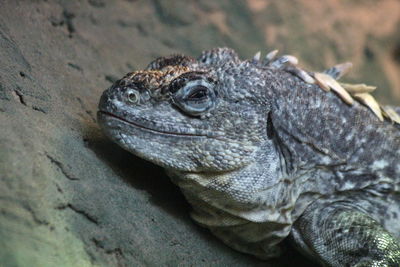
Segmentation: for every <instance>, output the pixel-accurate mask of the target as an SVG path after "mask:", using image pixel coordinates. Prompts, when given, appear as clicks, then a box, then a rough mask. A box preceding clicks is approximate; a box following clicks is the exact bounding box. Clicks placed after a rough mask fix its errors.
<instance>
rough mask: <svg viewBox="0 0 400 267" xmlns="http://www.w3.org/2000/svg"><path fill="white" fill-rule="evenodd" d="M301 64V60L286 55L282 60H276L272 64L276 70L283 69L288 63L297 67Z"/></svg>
mask: <svg viewBox="0 0 400 267" xmlns="http://www.w3.org/2000/svg"><path fill="white" fill-rule="evenodd" d="M298 62H299V60H298V59H297V58H296V57H294V56H291V55H284V56H281V57H280V58H278V59H276V60H274V61H273V62H272V63H271V67H273V68H275V69H279V68H281V67H283V66H284V65H285V64H286V63H289V64H291V65H296V64H297V63H298Z"/></svg>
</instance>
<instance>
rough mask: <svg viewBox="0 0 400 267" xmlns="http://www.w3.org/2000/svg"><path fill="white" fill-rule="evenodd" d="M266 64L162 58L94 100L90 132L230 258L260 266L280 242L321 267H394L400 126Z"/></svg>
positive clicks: (399, 220) (218, 56)
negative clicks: (160, 175) (159, 177)
mask: <svg viewBox="0 0 400 267" xmlns="http://www.w3.org/2000/svg"><path fill="white" fill-rule="evenodd" d="M268 61H269V60H264V61H261V60H259V59H258V58H257V57H256V58H255V59H253V60H245V61H241V60H240V59H239V58H238V57H237V55H236V53H235V52H234V51H233V50H231V49H227V48H222V49H214V50H210V51H205V52H203V54H202V55H201V56H200V57H199V59H197V60H195V59H193V58H190V57H186V56H171V57H167V58H159V59H157V60H155V61H153V62H152V63H151V64H150V65H149V67H148V68H147V69H146V70H144V71H138V72H133V73H129V74H127V75H126V76H125V77H124V78H122V79H121V80H119V81H117V82H116V83H115V84H114V85H113V86H112V87H111V88H109V89H108V90H106V91H105V92H104V93H103V96H102V97H101V100H100V104H99V112H98V119H99V123H100V125H101V127H102V128H103V130H104V132H105V133H106V134H107V135H108V136H109V137H110V138H111V139H112V140H114V141H115V142H116V143H118V144H119V145H121V146H122V147H123V148H125V149H127V150H128V151H130V152H132V153H134V154H136V155H138V156H139V157H142V158H144V159H146V160H149V161H151V162H153V163H155V164H157V165H160V166H162V167H164V168H165V169H166V171H167V173H168V175H169V176H170V177H171V178H172V180H173V182H175V183H176V184H177V185H178V186H179V187H180V188H181V190H182V192H183V193H184V195H185V197H186V198H187V200H188V201H189V202H190V204H191V205H192V206H193V212H192V217H193V219H194V220H195V221H196V222H198V223H199V224H201V225H203V226H205V227H207V228H209V229H210V230H211V231H212V232H213V233H214V234H215V235H216V236H218V237H219V238H220V239H221V240H222V241H223V242H225V243H226V244H227V245H229V246H231V247H233V248H235V249H237V250H240V251H242V252H246V253H250V254H253V255H255V256H258V257H260V258H263V259H268V258H271V257H276V256H279V254H280V253H281V243H282V242H281V241H282V240H284V239H285V238H289V239H290V240H291V241H292V242H293V243H294V244H295V246H296V247H298V248H299V250H301V251H302V252H303V253H304V254H305V255H306V256H309V257H310V258H312V259H314V260H315V261H318V262H320V263H321V264H322V265H327V266H399V264H400V248H399V243H398V238H399V237H400V130H399V126H398V125H396V124H393V123H391V122H389V121H379V120H378V118H377V117H376V116H375V115H374V114H373V113H372V112H371V111H370V110H369V109H368V108H367V107H365V106H363V105H361V104H360V103H358V102H355V103H354V104H353V105H348V104H346V103H344V101H343V100H342V99H341V98H340V97H339V96H338V95H337V94H335V93H333V92H324V91H323V90H321V88H320V87H319V86H317V85H315V84H313V80H312V78H309V77H306V78H304V77H305V76H304V75H306V76H308V74H310V75H312V73H308V74H307V73H305V74H304V72H303V74H299V71H296V70H295V71H294V70H293V66H288V64H285V62H286V61H288V62H289V63H292V64H293V63H295V62H294V59H293V58H291V57H286V58H285V57H283V58H279V59H278V60H276V61H273V62H268ZM286 63H287V62H286ZM329 74H330V75H331V76H333V77H335V78H336V76H337V75H335V73H332V72H330V73H329ZM299 77H300V78H299ZM304 81H307V82H304Z"/></svg>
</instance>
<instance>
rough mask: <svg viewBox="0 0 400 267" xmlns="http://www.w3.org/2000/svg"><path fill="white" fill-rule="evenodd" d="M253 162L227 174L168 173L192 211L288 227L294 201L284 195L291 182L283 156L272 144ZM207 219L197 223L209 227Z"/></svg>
mask: <svg viewBox="0 0 400 267" xmlns="http://www.w3.org/2000/svg"><path fill="white" fill-rule="evenodd" d="M254 158H255V161H254V162H253V163H251V164H249V165H247V166H245V167H242V168H240V169H237V170H233V171H229V172H213V173H203V172H202V173H192V172H176V171H173V170H168V171H167V172H168V174H169V176H170V177H171V178H172V180H173V182H174V183H176V184H177V185H178V186H179V187H180V188H181V190H182V192H183V193H184V195H185V197H186V198H187V199H188V201H189V202H190V203H191V204H192V206H193V208H194V210H195V211H196V210H201V209H204V208H205V207H207V209H215V210H219V211H220V212H222V213H224V214H226V215H229V216H234V217H237V218H240V220H246V221H252V222H266V221H280V222H282V223H283V222H284V223H287V222H288V221H289V220H290V219H289V217H290V216H289V212H288V210H290V206H291V205H292V204H293V203H294V201H295V200H294V199H291V198H292V196H291V194H283V192H287V189H288V188H287V187H288V186H289V187H290V183H291V181H290V180H289V179H288V178H286V177H287V176H286V175H285V170H286V166H285V162H284V161H283V156H282V154H281V153H280V151H279V150H278V149H277V147H276V146H275V144H274V142H272V141H271V142H268V143H266V144H264V145H262V146H261V147H260V148H259V149H258V151H257V152H255V155H254ZM282 194H283V195H282ZM282 210H285V211H282ZM199 214H204V210H203V211H199ZM285 214H286V215H285ZM203 217H206V216H203ZM207 219H208V218H197V219H196V220H197V221H201V223H203V224H211V222H210V223H208V222H206V220H207ZM213 223H214V222H213Z"/></svg>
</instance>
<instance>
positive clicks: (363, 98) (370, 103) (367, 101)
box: [354, 93, 383, 121]
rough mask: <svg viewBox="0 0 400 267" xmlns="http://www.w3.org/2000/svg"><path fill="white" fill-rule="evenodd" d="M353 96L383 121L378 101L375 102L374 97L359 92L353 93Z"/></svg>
mask: <svg viewBox="0 0 400 267" xmlns="http://www.w3.org/2000/svg"><path fill="white" fill-rule="evenodd" d="M354 97H355V98H356V99H358V100H359V101H360V102H361V103H363V104H364V105H365V106H367V107H369V109H371V110H372V112H373V113H374V114H375V115H376V116H377V117H378V118H379V120H380V121H383V116H382V112H381V108H380V107H379V104H378V102H376V100H375V98H374V97H373V96H372V95H370V94H368V93H359V94H354Z"/></svg>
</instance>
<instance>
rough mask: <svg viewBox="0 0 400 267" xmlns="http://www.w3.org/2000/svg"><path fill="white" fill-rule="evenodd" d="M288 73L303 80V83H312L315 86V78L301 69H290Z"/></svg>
mask: <svg viewBox="0 0 400 267" xmlns="http://www.w3.org/2000/svg"><path fill="white" fill-rule="evenodd" d="M288 71H289V72H290V73H292V74H294V75H296V76H297V77H299V78H300V79H302V80H303V81H305V82H306V83H310V84H313V83H315V80H314V78H313V77H311V76H310V75H309V74H308V73H307V72H306V71H304V70H302V69H299V68H296V67H295V68H291V69H288Z"/></svg>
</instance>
